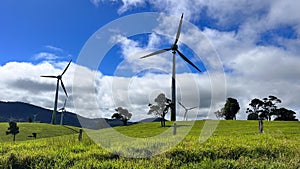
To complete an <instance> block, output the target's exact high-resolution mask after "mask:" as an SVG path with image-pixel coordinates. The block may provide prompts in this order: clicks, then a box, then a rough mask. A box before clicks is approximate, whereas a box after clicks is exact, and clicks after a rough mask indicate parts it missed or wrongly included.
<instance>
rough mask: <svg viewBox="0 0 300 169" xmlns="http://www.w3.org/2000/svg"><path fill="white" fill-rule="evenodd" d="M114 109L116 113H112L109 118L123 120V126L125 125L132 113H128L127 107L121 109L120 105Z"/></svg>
mask: <svg viewBox="0 0 300 169" xmlns="http://www.w3.org/2000/svg"><path fill="white" fill-rule="evenodd" d="M115 110H116V111H117V112H118V113H114V114H113V115H112V116H111V118H116V119H119V120H121V121H122V122H123V124H124V126H127V121H128V120H130V118H131V116H132V114H131V113H129V112H128V110H127V109H123V108H122V107H118V108H117V109H115Z"/></svg>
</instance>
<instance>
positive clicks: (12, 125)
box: [6, 121, 19, 141]
mask: <svg viewBox="0 0 300 169" xmlns="http://www.w3.org/2000/svg"><path fill="white" fill-rule="evenodd" d="M18 133H19V127H18V126H17V123H16V122H14V121H11V122H9V127H8V131H6V135H8V134H12V135H13V136H14V137H13V141H15V140H16V135H17V134H18Z"/></svg>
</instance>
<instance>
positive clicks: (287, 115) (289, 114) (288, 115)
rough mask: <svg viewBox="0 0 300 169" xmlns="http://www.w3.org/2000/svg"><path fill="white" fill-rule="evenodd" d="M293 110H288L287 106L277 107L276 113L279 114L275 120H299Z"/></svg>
mask: <svg viewBox="0 0 300 169" xmlns="http://www.w3.org/2000/svg"><path fill="white" fill-rule="evenodd" d="M295 114H296V113H295V112H294V111H293V110H288V109H286V108H280V109H276V110H275V111H274V115H275V116H277V117H276V118H275V119H274V120H282V121H298V119H296V116H295Z"/></svg>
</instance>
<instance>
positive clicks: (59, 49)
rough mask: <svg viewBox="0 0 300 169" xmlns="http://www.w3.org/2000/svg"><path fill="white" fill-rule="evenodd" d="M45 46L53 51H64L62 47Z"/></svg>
mask: <svg viewBox="0 0 300 169" xmlns="http://www.w3.org/2000/svg"><path fill="white" fill-rule="evenodd" d="M45 47H46V48H47V49H50V50H52V51H55V52H63V51H64V50H63V49H61V48H58V47H55V46H52V45H46V46H45Z"/></svg>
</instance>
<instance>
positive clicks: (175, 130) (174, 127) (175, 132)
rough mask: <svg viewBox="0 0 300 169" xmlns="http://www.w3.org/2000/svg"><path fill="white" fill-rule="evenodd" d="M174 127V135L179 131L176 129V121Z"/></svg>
mask: <svg viewBox="0 0 300 169" xmlns="http://www.w3.org/2000/svg"><path fill="white" fill-rule="evenodd" d="M173 127H174V129H173V135H176V132H177V131H176V128H177V126H176V123H174V126H173Z"/></svg>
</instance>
